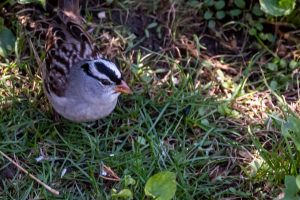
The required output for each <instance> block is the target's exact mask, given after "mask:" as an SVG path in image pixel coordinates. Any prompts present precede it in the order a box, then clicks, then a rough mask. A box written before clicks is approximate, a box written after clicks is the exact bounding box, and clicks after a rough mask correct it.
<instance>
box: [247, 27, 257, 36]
mask: <svg viewBox="0 0 300 200" xmlns="http://www.w3.org/2000/svg"><path fill="white" fill-rule="evenodd" d="M249 34H250V35H256V34H257V31H256V29H255V28H250V29H249Z"/></svg>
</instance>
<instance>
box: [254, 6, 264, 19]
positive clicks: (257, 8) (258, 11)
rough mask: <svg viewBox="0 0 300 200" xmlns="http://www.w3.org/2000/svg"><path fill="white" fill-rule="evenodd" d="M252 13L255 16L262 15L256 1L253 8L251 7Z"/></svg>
mask: <svg viewBox="0 0 300 200" xmlns="http://www.w3.org/2000/svg"><path fill="white" fill-rule="evenodd" d="M252 13H253V14H254V15H256V16H262V15H263V14H264V13H263V12H262V10H261V9H260V6H259V5H258V3H256V4H255V5H254V6H253V8H252Z"/></svg>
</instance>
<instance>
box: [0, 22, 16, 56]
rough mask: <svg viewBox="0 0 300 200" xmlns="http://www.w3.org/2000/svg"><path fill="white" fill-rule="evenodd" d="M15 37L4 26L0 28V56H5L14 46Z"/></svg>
mask: <svg viewBox="0 0 300 200" xmlns="http://www.w3.org/2000/svg"><path fill="white" fill-rule="evenodd" d="M15 42H16V37H15V36H14V34H13V33H12V32H11V30H9V29H8V28H6V27H3V28H0V56H2V57H4V58H6V57H7V56H8V55H9V54H10V53H11V52H12V51H13V50H14V47H15Z"/></svg>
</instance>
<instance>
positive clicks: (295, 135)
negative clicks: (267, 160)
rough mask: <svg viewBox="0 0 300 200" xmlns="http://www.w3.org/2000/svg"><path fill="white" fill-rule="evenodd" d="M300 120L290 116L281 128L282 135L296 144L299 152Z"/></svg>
mask: <svg viewBox="0 0 300 200" xmlns="http://www.w3.org/2000/svg"><path fill="white" fill-rule="evenodd" d="M299 127H300V119H299V118H298V117H295V116H289V117H288V118H287V120H286V122H285V123H283V124H282V126H281V134H282V135H283V136H284V137H289V138H291V139H292V141H293V142H294V144H295V146H296V148H297V150H298V151H300V129H299Z"/></svg>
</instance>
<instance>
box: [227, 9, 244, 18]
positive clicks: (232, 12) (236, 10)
mask: <svg viewBox="0 0 300 200" xmlns="http://www.w3.org/2000/svg"><path fill="white" fill-rule="evenodd" d="M241 13H242V11H241V10H240V9H233V10H230V11H229V15H230V16H232V17H237V16H239V15H240V14H241Z"/></svg>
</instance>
